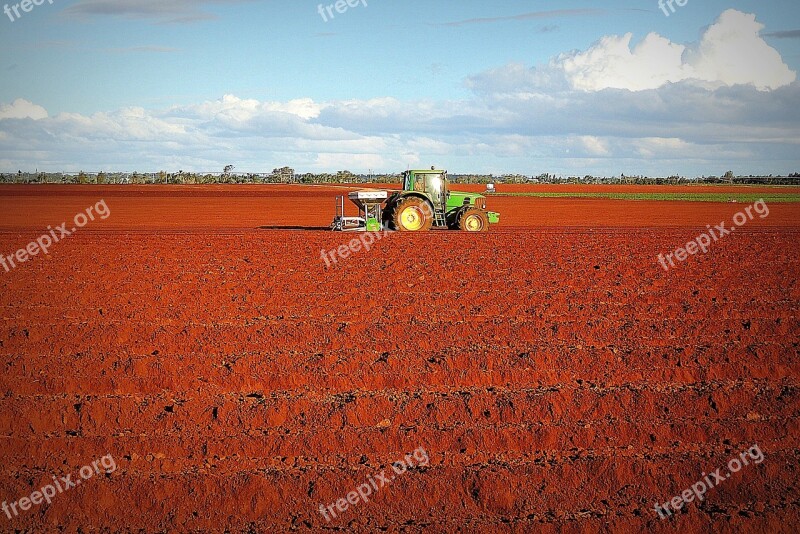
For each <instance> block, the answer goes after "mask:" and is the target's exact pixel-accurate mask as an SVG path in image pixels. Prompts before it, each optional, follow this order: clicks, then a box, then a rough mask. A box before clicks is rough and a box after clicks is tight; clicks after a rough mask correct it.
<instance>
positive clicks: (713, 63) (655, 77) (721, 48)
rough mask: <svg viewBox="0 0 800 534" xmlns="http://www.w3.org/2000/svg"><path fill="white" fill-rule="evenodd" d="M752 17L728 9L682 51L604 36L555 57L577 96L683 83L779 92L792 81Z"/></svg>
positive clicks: (651, 40) (654, 40)
mask: <svg viewBox="0 0 800 534" xmlns="http://www.w3.org/2000/svg"><path fill="white" fill-rule="evenodd" d="M763 28H764V26H763V25H762V24H760V23H759V22H757V21H756V16H755V15H751V14H746V13H742V12H740V11H736V10H735V9H729V10H727V11H725V12H724V13H722V15H720V17H719V19H718V20H717V22H716V23H715V24H713V25H711V26H710V27H709V28H708V29H707V30H706V31H705V33H704V34H703V36H702V38H701V39H700V41H699V42H698V43H696V44H693V45H690V46H685V45H681V44H676V43H672V42H670V41H669V40H668V39H666V38H664V37H661V36H660V35H658V34H655V33H651V34H649V35H647V36H646V37H645V38H644V40H642V41H641V42H640V43H639V44H637V45H636V46H635V47H633V48H631V40H632V38H633V35H632V34H630V33H628V34H626V35H624V36H622V37H620V36H610V37H604V38H603V39H601V40H600V41H598V42H597V43H596V44H595V45H594V46H592V47H591V48H590V49H588V50H586V51H585V52H573V53H571V54H565V55H562V56H560V57H559V58H558V59H557V60H556V61H555V62H554V64H553V66H555V67H557V68H561V69H563V71H564V73H565V75H566V77H567V79H568V80H569V82H570V83H571V85H572V87H573V88H574V89H577V90H581V91H601V90H603V89H628V90H630V91H643V90H647V89H656V88H659V87H662V86H664V85H666V84H667V83H676V82H680V81H686V80H694V81H698V82H704V83H707V84H710V85H711V86H723V85H724V86H733V85H737V84H745V85H747V84H752V85H754V86H755V87H757V88H758V89H759V90H762V91H763V90H772V89H777V88H779V87H784V86H786V85H788V84H790V83H792V82H794V81H795V80H796V78H797V75H796V73H794V72H793V71H791V70H790V69H789V67H788V66H787V65H786V64H785V63H784V62H783V59H782V58H781V56H780V54H779V53H778V52H777V50H775V49H774V48H772V47H770V46H769V45H768V44H767V43H766V42H765V41H764V40H763V39H762V38H761V36H760V32H761V30H762V29H763Z"/></svg>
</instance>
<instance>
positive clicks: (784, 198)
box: [487, 192, 800, 204]
mask: <svg viewBox="0 0 800 534" xmlns="http://www.w3.org/2000/svg"><path fill="white" fill-rule="evenodd" d="M487 196H490V197H536V198H604V199H609V200H659V201H667V200H672V201H681V202H732V201H734V200H735V201H736V202H743V203H749V204H752V203H753V202H756V201H757V200H762V199H763V200H764V202H766V203H768V204H769V203H773V204H774V203H778V202H800V195H799V194H792V193H787V194H775V193H766V194H757V193H577V192H576V193H545V192H542V193H489V194H488V195H487Z"/></svg>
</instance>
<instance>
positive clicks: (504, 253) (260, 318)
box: [0, 188, 800, 532]
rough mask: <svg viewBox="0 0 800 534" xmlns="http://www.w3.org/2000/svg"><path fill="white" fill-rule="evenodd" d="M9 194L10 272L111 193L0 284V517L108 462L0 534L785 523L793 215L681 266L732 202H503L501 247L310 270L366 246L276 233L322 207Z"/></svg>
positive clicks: (798, 227) (243, 199)
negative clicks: (57, 228) (327, 257)
mask: <svg viewBox="0 0 800 534" xmlns="http://www.w3.org/2000/svg"><path fill="white" fill-rule="evenodd" d="M3 191H4V190H2V189H0V209H2V211H1V212H2V213H3V215H2V216H1V217H0V227H2V228H5V229H6V231H5V232H3V233H0V252H2V253H5V254H10V253H12V252H13V251H15V250H16V249H18V248H20V247H23V246H25V244H27V242H28V241H30V240H31V239H33V238H35V237H36V236H37V235H38V234H40V233H41V232H42V231H43V229H44V228H45V227H46V226H47V225H48V224H53V225H54V224H58V223H60V222H61V221H62V220H68V219H69V218H71V217H72V216H73V215H74V214H75V213H77V212H78V211H80V210H82V209H84V208H85V207H86V206H88V205H90V204H92V203H94V202H96V201H97V200H98V199H99V198H105V199H106V201H107V203H108V206H109V208H110V209H111V216H110V217H109V218H108V219H107V220H105V221H97V222H96V224H95V223H92V224H90V225H88V226H87V227H86V228H85V229H82V230H79V231H78V232H77V233H76V234H75V235H74V236H71V237H69V238H68V239H67V240H65V241H63V242H62V243H58V244H57V245H56V246H54V247H53V249H52V253H51V254H50V255H49V256H37V257H35V258H33V259H32V260H31V261H30V262H28V263H25V264H23V265H20V266H19V267H18V268H17V269H15V270H13V271H12V272H10V273H5V272H2V271H1V270H0V295H1V296H0V310H1V311H2V317H0V363H2V365H3V374H2V375H0V389H1V390H2V392H3V397H2V408H1V409H0V436H2V438H0V451H1V452H2V454H3V458H4V459H5V461H4V462H3V465H2V470H3V473H2V478H1V479H0V499H3V500H7V501H9V502H10V501H13V500H17V499H19V498H20V497H24V496H27V495H30V494H31V492H32V491H34V490H35V489H37V488H39V487H41V486H42V485H43V484H47V483H48V482H49V481H50V480H51V479H52V476H54V475H60V476H63V475H66V474H68V473H73V478H74V477H75V474H74V473H77V472H78V470H79V469H80V467H81V466H84V465H86V464H89V463H91V462H92V461H93V460H95V459H97V458H100V457H101V456H103V455H106V454H112V455H113V457H114V458H115V459H116V464H117V470H116V471H115V472H113V473H111V474H109V475H108V476H98V477H97V478H94V479H91V480H86V481H84V482H83V484H82V485H81V486H80V487H78V488H76V489H74V490H70V491H69V492H66V493H63V494H60V495H58V496H57V497H56V498H55V499H54V500H53V503H52V504H51V505H44V506H35V507H34V508H33V509H32V510H30V511H27V512H23V513H22V514H21V515H20V516H19V517H14V518H13V519H10V520H9V519H7V518H6V517H5V515H4V514H2V513H1V512H0V525H1V526H0V528H2V530H4V531H14V530H15V529H30V530H35V531H41V530H44V529H50V530H52V529H56V528H59V527H60V528H65V529H67V530H70V531H75V530H77V529H84V530H98V529H113V530H117V529H145V530H147V531H175V530H178V531H184V530H214V531H221V530H225V529H229V530H232V531H241V530H247V529H254V530H258V531H268V530H272V531H275V532H283V531H287V530H290V529H297V530H301V531H307V530H317V529H320V528H323V527H328V528H339V529H342V530H343V531H345V530H347V531H364V532H367V531H376V530H387V531H390V532H393V531H408V532H417V531H421V530H423V529H424V530H426V531H431V532H437V531H446V532H455V531H462V532H478V531H481V532H495V531H496V532H506V531H513V532H532V531H540V530H541V531H545V532H547V531H569V532H572V531H575V532H578V531H597V530H604V529H608V530H613V531H656V532H661V531H663V532H671V531H674V530H675V529H676V528H679V529H681V530H682V531H703V530H705V531H707V530H709V529H713V530H714V531H723V532H734V531H735V532H741V531H746V532H764V531H772V532H794V531H796V530H797V529H798V526H800V513H799V512H800V494H799V493H798V488H797V480H798V478H800V477H798V459H799V458H798V457H799V456H800V447H799V446H798V438H800V436H799V435H798V411H799V410H800V398H799V397H798V376H799V374H800V366H799V365H798V345H799V344H800V314H799V313H798V308H799V307H800V281H799V279H800V263H799V262H800V260H799V259H798V252H800V217H798V215H800V209H799V208H798V206H797V205H788V204H787V205H775V206H770V209H771V213H770V216H769V217H767V218H766V219H764V220H755V221H752V223H748V225H747V226H745V227H743V228H740V229H738V230H737V231H736V232H735V233H734V234H733V235H731V236H728V237H726V238H724V239H723V240H721V241H720V242H718V243H716V244H714V246H713V247H712V248H711V250H710V251H709V253H708V254H706V255H699V256H694V257H691V258H690V259H689V260H688V261H686V262H684V263H682V264H680V265H679V266H678V267H677V268H675V269H674V270H672V271H670V272H665V271H664V270H663V269H662V268H661V267H660V266H659V265H658V263H657V260H656V256H657V255H658V254H659V253H666V252H669V251H672V250H674V249H675V248H676V247H679V246H682V245H684V244H685V243H686V242H687V241H688V240H690V239H693V238H694V237H695V236H696V235H697V234H698V231H699V229H705V225H706V224H717V223H718V222H719V221H722V220H726V221H730V220H731V217H732V215H733V214H734V213H736V211H738V210H739V209H741V208H742V206H739V205H735V204H730V205H729V204H691V205H685V204H684V203H639V202H614V201H568V200H563V199H560V200H549V199H547V200H545V199H493V201H494V200H497V203H496V204H492V206H491V207H492V208H493V209H497V211H500V212H502V213H503V217H504V224H505V225H506V226H503V227H500V228H498V229H496V230H495V231H493V232H492V233H490V234H487V235H467V234H461V233H450V232H433V233H430V234H427V235H414V236H409V235H399V234H392V235H389V236H387V237H385V238H384V239H382V240H381V241H380V242H378V243H376V244H375V246H374V248H373V250H371V251H369V252H367V251H362V252H359V253H356V254H355V255H354V256H353V257H352V258H349V259H347V260H341V263H340V264H339V265H335V266H333V267H331V268H328V269H326V267H325V263H324V261H323V260H322V259H321V258H320V251H321V250H330V249H333V248H335V247H338V246H339V245H341V244H342V243H344V242H346V240H347V239H349V238H350V237H352V236H342V235H335V234H331V233H328V232H322V231H287V230H279V229H274V227H276V226H281V225H293V226H300V227H307V228H315V227H322V226H326V225H327V224H328V222H329V219H330V216H331V214H330V211H332V209H333V203H332V197H333V195H335V193H336V191H338V190H336V189H334V188H319V189H314V192H313V194H311V193H310V194H309V196H307V197H306V196H300V195H297V196H294V198H289V197H288V196H282V197H279V196H272V195H270V194H266V193H264V194H261V193H259V194H249V195H248V196H235V195H230V194H228V193H227V192H228V190H227V189H225V190H222V191H218V192H214V191H211V190H205V191H202V194H197V193H193V194H189V195H182V196H181V195H177V196H170V197H167V196H162V195H161V194H160V193H159V194H157V195H156V194H154V195H151V196H145V195H139V194H136V195H133V196H127V197H126V196H117V195H118V193H116V191H118V190H117V189H108V190H86V192H88V194H85V193H82V194H81V195H80V196H78V195H73V196H55V195H52V194H50V192H49V191H48V190H44V191H43V192H42V193H41V194H35V195H23V196H20V195H17V194H13V193H6V194H3ZM6 191H9V190H6ZM59 191H60V190H59ZM154 191H158V190H154ZM276 191H283V190H282V189H278V190H276ZM287 191H289V190H288V189H287ZM290 192H291V191H290ZM320 198H322V200H320ZM329 200H330V202H329ZM501 200H503V201H505V203H502V202H500V201H501ZM287 202H288V203H289V205H290V206H296V207H297V208H298V210H300V211H295V212H292V213H291V214H286V215H281V214H277V213H276V212H275V211H274V209H275V208H276V207H277V206H278V205H279V204H286V203H287ZM651 204H652V205H651ZM540 221H542V222H541V224H539V222H540ZM262 226H264V227H273V229H259V227H262ZM548 226H549V227H548ZM754 444H758V445H759V447H760V449H761V450H762V451H763V453H764V461H763V462H762V463H760V464H758V465H750V466H747V467H744V468H742V470H741V471H740V472H738V473H735V474H733V475H732V476H731V477H730V478H729V479H726V480H725V481H724V482H723V483H721V484H720V485H719V486H718V487H715V488H712V489H710V490H709V491H708V493H707V494H706V496H705V500H704V501H703V502H702V503H697V502H692V503H689V504H687V505H686V507H685V508H684V512H683V513H680V514H678V517H676V518H672V519H669V520H661V519H659V517H658V515H657V513H656V512H655V511H654V508H653V505H654V504H655V503H656V502H658V503H664V502H665V501H668V500H670V499H671V498H672V497H673V496H675V495H678V494H679V493H680V492H682V491H683V490H685V489H686V488H689V487H690V486H691V485H692V484H694V483H696V482H697V481H698V480H701V478H702V474H703V473H710V472H712V471H714V470H715V469H717V468H723V467H724V466H725V465H726V463H727V462H728V460H729V459H731V458H733V457H738V456H739V453H740V452H742V451H745V450H746V449H748V448H749V447H751V446H752V445H754ZM420 447H422V448H424V449H425V451H426V452H427V454H428V456H429V458H430V463H429V465H428V466H426V467H419V468H414V469H411V470H409V471H408V472H406V473H404V474H402V475H397V477H396V479H395V480H393V481H392V483H391V484H390V485H388V486H386V487H384V488H382V489H380V491H379V492H377V494H376V495H373V496H372V497H371V498H370V501H369V502H368V503H363V502H362V503H359V504H358V505H355V506H353V507H351V509H350V510H348V511H346V512H343V513H342V514H341V517H340V518H338V519H336V520H335V521H333V522H331V523H330V524H327V523H326V522H325V520H324V518H323V516H322V515H321V514H320V512H319V510H318V508H319V505H320V504H326V505H327V504H330V503H333V502H335V501H336V500H337V499H339V498H343V497H346V495H347V493H348V492H350V491H352V490H354V489H355V488H356V487H357V486H358V485H359V484H362V483H363V482H364V481H365V480H367V477H368V476H373V477H374V476H375V475H376V474H378V473H380V472H381V471H383V470H388V472H389V473H391V472H392V471H391V467H390V466H391V464H392V462H395V461H398V460H401V459H403V457H404V456H405V455H406V454H407V453H410V452H412V451H413V450H415V449H418V448H420ZM723 472H724V471H723Z"/></svg>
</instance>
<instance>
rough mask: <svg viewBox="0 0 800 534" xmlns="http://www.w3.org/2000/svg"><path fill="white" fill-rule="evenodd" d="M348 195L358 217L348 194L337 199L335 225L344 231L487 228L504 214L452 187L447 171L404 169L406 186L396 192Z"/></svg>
mask: <svg viewBox="0 0 800 534" xmlns="http://www.w3.org/2000/svg"><path fill="white" fill-rule="evenodd" d="M348 198H349V199H350V200H351V201H352V202H353V203H354V204H355V205H356V206H357V207H358V210H359V214H358V215H359V216H358V217H346V216H345V214H344V197H343V196H342V197H337V199H336V216H335V217H334V220H333V223H332V224H331V228H332V229H333V230H337V231H342V232H359V231H360V232H372V231H376V230H378V229H380V228H381V227H382V228H384V229H387V230H395V231H400V232H422V231H427V230H430V229H431V228H449V229H451V230H463V231H465V232H486V231H488V230H489V224H496V223H498V222H500V214H499V213H495V212H493V211H486V197H484V196H483V195H479V194H477V193H460V192H456V191H451V190H450V182H449V181H448V179H447V171H439V170H436V169H435V168H431V170H429V171H427V170H426V171H406V172H405V173H403V189H402V190H401V191H397V192H394V193H391V194H389V193H387V192H386V191H376V190H372V189H370V190H362V191H353V192H351V193H350V194H349V195H348Z"/></svg>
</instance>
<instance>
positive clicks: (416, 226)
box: [392, 197, 433, 232]
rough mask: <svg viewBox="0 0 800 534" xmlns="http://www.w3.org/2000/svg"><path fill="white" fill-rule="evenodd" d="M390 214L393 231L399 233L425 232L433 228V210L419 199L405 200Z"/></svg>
mask: <svg viewBox="0 0 800 534" xmlns="http://www.w3.org/2000/svg"><path fill="white" fill-rule="evenodd" d="M392 212H393V213H392V223H393V226H394V229H395V230H397V231H399V232H427V231H428V230H430V229H431V227H432V226H433V210H432V209H431V207H430V204H428V203H427V202H425V201H424V200H422V199H421V198H415V197H412V198H407V199H405V200H403V201H401V202H400V203H399V204H397V206H395V207H394V209H393V210H392Z"/></svg>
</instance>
